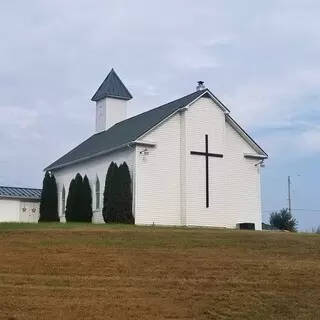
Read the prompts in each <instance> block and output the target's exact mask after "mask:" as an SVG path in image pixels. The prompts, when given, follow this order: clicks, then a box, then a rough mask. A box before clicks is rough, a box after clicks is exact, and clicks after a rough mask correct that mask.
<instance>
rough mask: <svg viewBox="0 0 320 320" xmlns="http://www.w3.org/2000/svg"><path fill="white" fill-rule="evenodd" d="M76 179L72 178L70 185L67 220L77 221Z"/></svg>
mask: <svg viewBox="0 0 320 320" xmlns="http://www.w3.org/2000/svg"><path fill="white" fill-rule="evenodd" d="M75 183H76V181H75V179H72V180H71V182H70V186H69V192H68V198H67V205H66V221H67V222H70V221H75V220H74V208H75V206H74V203H75V196H74V195H75Z"/></svg>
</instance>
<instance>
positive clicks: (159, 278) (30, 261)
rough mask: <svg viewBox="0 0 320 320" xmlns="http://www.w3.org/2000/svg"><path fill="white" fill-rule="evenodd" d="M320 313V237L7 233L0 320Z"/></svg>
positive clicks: (1, 241) (0, 257) (160, 231)
mask: <svg viewBox="0 0 320 320" xmlns="http://www.w3.org/2000/svg"><path fill="white" fill-rule="evenodd" d="M93 231H94V232H93ZM319 305H320V236H318V235H299V234H290V233H267V232H241V231H222V230H208V229H193V230H187V229H170V228H155V229H154V228H138V227H137V228H114V229H108V228H106V227H103V226H102V227H100V228H97V227H95V228H94V229H90V228H81V229H79V227H75V228H74V229H66V228H64V227H60V228H59V227H55V228H50V227H46V228H43V229H42V228H37V230H14V229H12V228H11V229H10V228H9V229H8V230H5V229H2V230H1V227H0V319H7V320H8V319H11V320H14V319H15V320H18V319H19V320H20V319H26V320H29V319H30V320H31V319H32V320H34V319H46V320H50V319H63V320H68V319H320V309H319Z"/></svg>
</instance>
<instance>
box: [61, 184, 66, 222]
mask: <svg viewBox="0 0 320 320" xmlns="http://www.w3.org/2000/svg"><path fill="white" fill-rule="evenodd" d="M65 211H66V189H65V188H64V186H63V188H62V195H61V215H62V216H64V215H65Z"/></svg>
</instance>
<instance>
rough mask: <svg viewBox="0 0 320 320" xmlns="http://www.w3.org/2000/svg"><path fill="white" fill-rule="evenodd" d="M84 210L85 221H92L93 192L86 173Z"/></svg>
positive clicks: (83, 186)
mask: <svg viewBox="0 0 320 320" xmlns="http://www.w3.org/2000/svg"><path fill="white" fill-rule="evenodd" d="M82 188H83V191H82V192H83V210H84V220H83V221H84V222H92V192H91V187H90V183H89V179H88V177H87V176H86V175H85V176H84V178H83V185H82Z"/></svg>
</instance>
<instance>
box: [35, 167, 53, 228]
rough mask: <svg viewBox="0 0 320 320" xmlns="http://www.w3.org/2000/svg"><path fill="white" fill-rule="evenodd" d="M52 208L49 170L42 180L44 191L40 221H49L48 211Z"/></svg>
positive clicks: (42, 193)
mask: <svg viewBox="0 0 320 320" xmlns="http://www.w3.org/2000/svg"><path fill="white" fill-rule="evenodd" d="M49 209H50V173H49V172H48V171H47V172H46V173H45V175H44V178H43V182H42V192H41V200H40V217H39V221H38V222H46V221H48V211H49Z"/></svg>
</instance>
